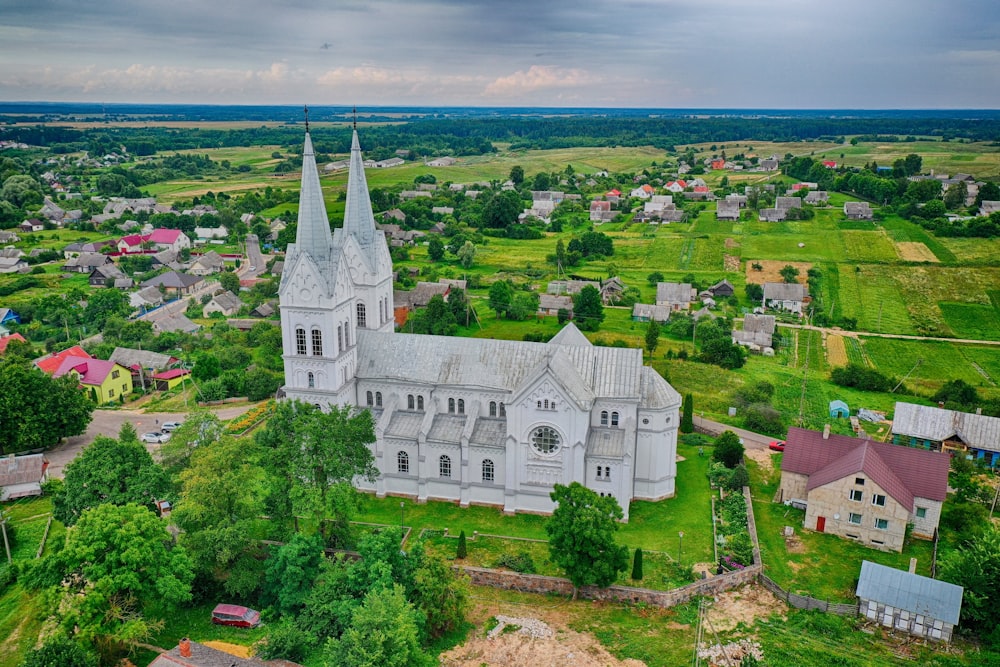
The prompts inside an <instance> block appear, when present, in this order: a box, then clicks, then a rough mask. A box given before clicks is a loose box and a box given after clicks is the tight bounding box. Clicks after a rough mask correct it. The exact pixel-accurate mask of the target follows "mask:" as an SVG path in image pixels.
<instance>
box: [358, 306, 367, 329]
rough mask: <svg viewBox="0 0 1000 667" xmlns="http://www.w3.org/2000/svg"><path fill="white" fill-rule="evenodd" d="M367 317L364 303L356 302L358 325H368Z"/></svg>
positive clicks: (364, 326) (363, 326)
mask: <svg viewBox="0 0 1000 667" xmlns="http://www.w3.org/2000/svg"><path fill="white" fill-rule="evenodd" d="M367 322H368V317H367V315H366V314H365V304H363V303H361V302H360V301H359V302H358V326H359V327H361V328H362V329H364V328H366V327H367V326H368V324H367Z"/></svg>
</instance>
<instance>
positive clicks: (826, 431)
mask: <svg viewBox="0 0 1000 667" xmlns="http://www.w3.org/2000/svg"><path fill="white" fill-rule="evenodd" d="M823 439H824V440H829V439H830V425H829V424H823Z"/></svg>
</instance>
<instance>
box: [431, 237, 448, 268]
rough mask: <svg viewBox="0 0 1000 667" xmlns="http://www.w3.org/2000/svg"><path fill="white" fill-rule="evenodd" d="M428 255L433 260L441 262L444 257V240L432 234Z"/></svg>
mask: <svg viewBox="0 0 1000 667" xmlns="http://www.w3.org/2000/svg"><path fill="white" fill-rule="evenodd" d="M427 256H428V257H430V259H431V261H432V262H440V261H441V260H442V259H444V241H442V240H441V239H440V238H438V237H437V236H432V237H431V240H430V241H428V242H427Z"/></svg>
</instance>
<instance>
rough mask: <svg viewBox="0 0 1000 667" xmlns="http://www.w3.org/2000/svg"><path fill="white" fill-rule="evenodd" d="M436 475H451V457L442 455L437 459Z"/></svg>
mask: <svg viewBox="0 0 1000 667" xmlns="http://www.w3.org/2000/svg"><path fill="white" fill-rule="evenodd" d="M438 476H440V477H451V457H450V456H447V455H443V456H442V457H441V458H440V459H438Z"/></svg>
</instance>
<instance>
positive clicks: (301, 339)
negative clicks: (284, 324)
mask: <svg viewBox="0 0 1000 667" xmlns="http://www.w3.org/2000/svg"><path fill="white" fill-rule="evenodd" d="M295 354H300V355H303V356H305V354H306V330H305V329H303V328H302V327H299V328H297V329H296V330H295Z"/></svg>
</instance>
